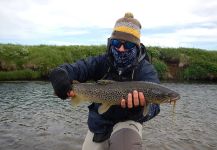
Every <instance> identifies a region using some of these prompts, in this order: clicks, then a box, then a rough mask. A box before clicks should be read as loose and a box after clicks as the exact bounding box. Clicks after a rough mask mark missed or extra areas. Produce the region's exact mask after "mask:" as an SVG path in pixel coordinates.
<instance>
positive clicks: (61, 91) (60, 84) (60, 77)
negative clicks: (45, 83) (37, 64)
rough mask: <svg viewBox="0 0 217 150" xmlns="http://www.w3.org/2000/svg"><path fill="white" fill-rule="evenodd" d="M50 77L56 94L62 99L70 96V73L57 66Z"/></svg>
mask: <svg viewBox="0 0 217 150" xmlns="http://www.w3.org/2000/svg"><path fill="white" fill-rule="evenodd" d="M49 77H50V81H51V83H52V86H53V88H54V92H55V94H56V95H57V96H58V97H59V98H61V99H66V98H68V95H67V93H68V92H69V91H71V89H72V87H71V83H70V79H69V76H68V73H67V72H66V71H65V70H64V69H62V68H55V69H53V70H52V71H51V73H50V76H49Z"/></svg>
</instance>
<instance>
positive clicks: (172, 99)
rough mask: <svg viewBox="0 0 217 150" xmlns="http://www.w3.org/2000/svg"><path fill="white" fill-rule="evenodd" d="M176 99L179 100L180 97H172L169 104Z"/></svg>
mask: <svg viewBox="0 0 217 150" xmlns="http://www.w3.org/2000/svg"><path fill="white" fill-rule="evenodd" d="M178 99H180V95H178V96H176V97H173V98H171V99H170V103H172V102H175V101H177V100H178Z"/></svg>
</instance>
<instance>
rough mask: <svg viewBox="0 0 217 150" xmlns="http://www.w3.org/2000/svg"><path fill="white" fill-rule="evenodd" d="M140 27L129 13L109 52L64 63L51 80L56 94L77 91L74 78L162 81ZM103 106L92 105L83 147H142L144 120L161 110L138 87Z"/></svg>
mask: <svg viewBox="0 0 217 150" xmlns="http://www.w3.org/2000/svg"><path fill="white" fill-rule="evenodd" d="M140 30H141V24H140V22H139V21H138V20H137V19H135V18H134V16H133V14H132V13H125V16H124V17H122V18H120V19H118V20H117V21H116V23H115V26H114V29H113V32H112V34H111V37H110V38H108V43H107V51H106V53H105V54H102V55H99V56H92V57H89V58H87V59H83V60H78V61H77V62H76V63H73V64H63V65H60V66H58V67H57V68H54V69H53V70H52V71H51V73H50V81H51V83H52V86H53V88H54V92H55V94H56V95H57V96H58V97H59V98H61V99H66V98H69V97H73V96H74V95H75V94H76V93H74V92H73V89H72V87H71V84H72V81H73V80H77V81H79V82H86V81H89V80H92V81H97V80H100V79H104V80H105V79H106V80H115V81H120V82H125V81H132V80H133V81H150V82H155V83H159V82H160V81H159V79H158V75H157V72H156V70H155V68H154V67H153V65H152V64H151V63H149V62H148V57H147V54H146V52H145V47H144V45H143V44H142V43H140ZM72 100H73V98H72ZM120 100H121V98H120ZM99 106H100V104H98V103H92V104H91V105H89V106H88V108H89V114H88V120H87V123H88V128H89V130H88V132H87V135H86V138H85V140H84V143H83V147H82V149H83V150H90V149H94V150H114V149H118V150H122V149H123V150H132V149H138V150H140V149H142V124H143V122H146V121H148V120H150V119H152V118H153V117H155V116H156V115H157V114H158V113H159V112H160V106H159V105H158V104H150V105H148V106H146V101H145V95H144V94H143V93H141V92H138V91H137V90H134V91H132V92H130V93H129V94H128V95H127V99H122V100H121V102H120V105H114V106H112V107H111V108H109V110H108V111H106V112H105V113H103V114H99V113H98V108H99ZM144 107H148V112H147V114H146V115H143V110H144Z"/></svg>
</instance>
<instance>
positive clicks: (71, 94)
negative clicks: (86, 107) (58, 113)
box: [67, 90, 75, 97]
mask: <svg viewBox="0 0 217 150" xmlns="http://www.w3.org/2000/svg"><path fill="white" fill-rule="evenodd" d="M67 95H68V97H74V96H75V93H74V92H73V91H72V90H71V91H69V92H68V93H67Z"/></svg>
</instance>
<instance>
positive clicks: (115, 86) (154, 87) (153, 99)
mask: <svg viewBox="0 0 217 150" xmlns="http://www.w3.org/2000/svg"><path fill="white" fill-rule="evenodd" d="M72 89H73V91H74V93H75V96H74V97H72V103H73V104H78V103H79V102H81V101H89V102H94V103H101V104H102V105H100V107H99V109H98V112H99V114H102V113H104V112H106V111H107V110H108V109H109V108H110V107H111V106H112V105H120V102H121V99H122V98H124V99H127V95H128V93H130V92H133V91H134V90H137V91H138V92H143V93H144V95H145V100H146V103H147V105H148V104H151V103H154V104H161V103H171V102H175V101H176V100H178V99H180V95H179V94H178V93H177V92H175V91H173V90H171V89H168V88H166V87H164V86H162V85H160V84H156V83H152V82H145V81H128V82H116V81H112V80H99V81H98V82H97V83H95V82H94V83H74V84H73V85H72ZM146 108H148V107H146ZM146 108H145V109H144V114H146V113H147V111H148V110H147V109H146Z"/></svg>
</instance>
